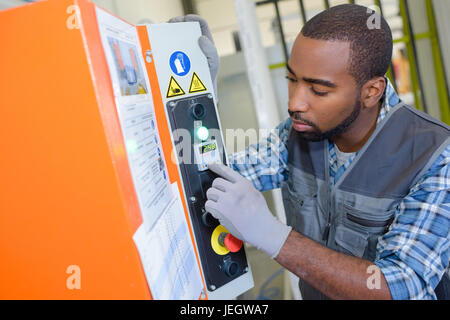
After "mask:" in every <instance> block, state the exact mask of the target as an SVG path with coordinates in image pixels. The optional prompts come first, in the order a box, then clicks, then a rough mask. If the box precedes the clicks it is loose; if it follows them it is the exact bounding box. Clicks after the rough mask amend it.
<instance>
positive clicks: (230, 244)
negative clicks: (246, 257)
mask: <svg viewBox="0 0 450 320" xmlns="http://www.w3.org/2000/svg"><path fill="white" fill-rule="evenodd" d="M219 243H220V244H221V245H222V246H224V247H225V248H227V249H228V250H230V252H238V251H239V250H241V248H242V245H243V243H244V242H243V241H242V240H239V239H238V238H236V237H235V236H233V235H232V234H231V233H227V232H222V233H221V234H220V236H219Z"/></svg>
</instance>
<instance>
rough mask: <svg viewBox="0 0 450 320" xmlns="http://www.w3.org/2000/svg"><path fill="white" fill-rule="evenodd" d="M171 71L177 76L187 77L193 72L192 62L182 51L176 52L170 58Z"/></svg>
mask: <svg viewBox="0 0 450 320" xmlns="http://www.w3.org/2000/svg"><path fill="white" fill-rule="evenodd" d="M169 64H170V69H172V72H173V73H175V74H176V75H177V76H185V75H187V74H188V73H189V71H190V70H191V61H190V60H189V57H188V56H187V55H186V54H185V53H184V52H181V51H175V52H174V53H172V55H171V56H170V60H169Z"/></svg>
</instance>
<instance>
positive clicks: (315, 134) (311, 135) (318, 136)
mask: <svg viewBox="0 0 450 320" xmlns="http://www.w3.org/2000/svg"><path fill="white" fill-rule="evenodd" d="M361 109H362V104H361V100H360V99H357V100H356V102H355V105H354V107H353V111H352V113H351V114H350V116H348V117H347V118H346V119H345V120H344V121H342V122H341V123H340V124H339V125H338V126H337V127H335V128H333V129H331V130H328V131H325V132H322V131H321V130H320V129H319V128H318V127H317V125H316V124H314V123H312V122H310V121H308V120H305V119H303V118H302V113H301V112H292V111H289V115H290V117H291V118H292V119H293V120H297V121H302V122H305V123H306V124H307V125H309V126H311V127H312V128H313V129H314V131H312V132H297V133H298V134H299V135H300V137H302V138H303V139H305V140H308V141H313V142H317V141H323V140H330V139H331V138H332V137H334V136H337V135H339V134H342V133H344V132H345V131H347V129H348V128H349V127H350V126H351V125H352V124H353V122H355V121H356V119H357V118H358V116H359V114H360V113H361Z"/></svg>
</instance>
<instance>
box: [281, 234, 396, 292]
mask: <svg viewBox="0 0 450 320" xmlns="http://www.w3.org/2000/svg"><path fill="white" fill-rule="evenodd" d="M275 260H276V261H277V262H278V263H279V264H281V265H282V266H284V267H285V268H286V269H288V270H289V271H291V272H292V273H294V274H296V275H297V276H298V277H300V278H302V279H303V280H304V281H306V282H307V283H309V284H310V285H311V286H313V287H314V288H316V289H317V290H319V291H320V292H322V293H324V294H325V295H327V296H328V297H330V298H332V299H361V300H369V299H376V300H391V293H390V291H389V287H388V285H387V282H386V279H385V278H384V276H383V274H382V273H381V271H380V270H379V268H378V267H376V266H375V265H374V264H373V263H372V262H370V261H367V260H363V259H359V258H355V257H352V256H349V255H345V254H343V253H339V252H337V251H334V250H331V249H328V248H327V247H324V246H322V245H320V244H318V243H317V242H315V241H313V240H311V239H309V238H307V237H305V236H303V235H301V234H300V233H298V232H296V231H291V233H290V234H289V236H288V238H287V240H286V242H285V243H284V245H283V247H282V248H281V250H280V253H279V254H278V256H277V257H276V258H275ZM373 277H379V278H377V279H375V280H374V282H377V285H375V286H374V285H373V284H374V282H372V278H373Z"/></svg>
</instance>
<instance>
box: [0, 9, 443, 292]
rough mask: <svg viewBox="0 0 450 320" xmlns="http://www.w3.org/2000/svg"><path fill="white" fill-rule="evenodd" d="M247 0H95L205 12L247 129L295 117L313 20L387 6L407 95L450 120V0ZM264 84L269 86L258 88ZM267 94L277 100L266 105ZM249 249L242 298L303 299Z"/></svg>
mask: <svg viewBox="0 0 450 320" xmlns="http://www.w3.org/2000/svg"><path fill="white" fill-rule="evenodd" d="M240 1H241V0H234V1H233V0H164V1H161V0H126V1H125V0H94V1H93V2H95V3H96V4H97V5H99V6H101V7H103V8H105V9H107V10H108V11H110V12H112V13H113V14H115V15H117V16H119V17H121V18H123V19H124V20H126V21H128V22H130V23H132V24H148V23H150V24H151V23H163V22H166V21H167V20H169V19H170V18H172V17H176V16H181V15H185V14H190V13H194V14H198V15H200V16H202V17H203V18H205V19H206V20H207V21H208V23H209V26H210V29H211V32H212V35H213V38H214V41H215V44H216V47H217V49H218V52H219V55H220V63H221V67H220V71H219V76H218V101H219V113H220V116H221V122H222V127H223V128H227V129H244V130H247V129H250V128H268V127H269V128H270V127H274V126H275V125H276V124H277V123H278V122H279V121H282V120H284V119H285V118H287V116H288V114H287V102H288V92H287V80H286V79H285V73H286V71H285V70H286V69H285V66H286V61H287V59H288V57H289V54H290V51H291V46H292V44H293V41H294V40H295V38H296V37H297V35H298V33H299V32H300V30H301V28H302V26H303V24H304V23H305V21H307V20H308V19H310V18H312V17H313V16H314V15H316V14H317V13H319V12H321V11H322V10H325V9H326V8H328V7H331V6H335V5H339V4H343V3H350V2H351V3H357V4H361V5H365V6H368V7H370V8H372V9H375V10H377V11H378V12H381V13H382V14H383V16H384V17H385V18H386V20H387V21H388V23H389V25H390V27H391V29H392V32H393V37H394V39H395V40H394V55H393V60H392V65H391V68H390V70H389V72H388V74H387V76H388V77H389V78H390V79H391V81H392V83H393V84H394V85H395V87H396V89H397V92H398V93H399V94H400V97H401V98H402V100H403V101H405V102H406V103H408V104H410V105H413V106H415V107H416V108H418V109H419V110H422V111H425V112H427V113H429V114H430V115H431V116H433V117H435V118H437V119H440V120H442V121H444V122H446V123H447V124H450V106H449V105H450V103H449V79H450V19H448V17H449V16H450V1H448V0H378V1H376V0H360V1H345V0H254V6H253V8H252V9H251V11H250V12H249V11H245V10H244V12H243V11H242V10H240V7H239V2H240ZM27 2H32V1H25V0H0V10H2V9H6V8H10V7H14V6H18V5H22V4H24V3H27ZM252 17H253V18H256V19H254V20H252ZM252 21H254V23H253V24H252ZM252 28H253V29H252ZM249 38H250V39H251V40H252V41H256V44H257V48H259V49H258V50H259V51H256V54H257V55H258V57H259V58H258V59H257V61H256V60H255V64H256V66H254V65H252V60H251V59H250V58H249V57H250V56H249V55H247V57H246V53H245V52H244V51H245V50H244V48H246V47H247V48H248V41H249ZM246 43H247V45H246ZM253 43H255V42H253ZM253 51H255V50H253ZM247 54H248V53H247ZM253 54H255V52H253ZM261 66H265V67H266V68H262V69H265V70H263V71H265V72H266V73H265V74H266V75H268V78H265V79H261V77H258V76H255V74H253V76H252V68H253V67H255V68H256V67H261ZM259 75H260V76H261V74H259ZM249 79H252V80H249ZM260 81H262V82H264V83H259V82H260ZM258 88H259V89H261V88H265V90H263V91H262V92H263V93H262V94H260V95H258ZM259 92H261V90H260V91H259ZM264 101H269V102H271V103H270V104H269V105H261V103H262V102H264ZM237 114H239V117H236V115H237ZM262 114H266V115H267V114H269V115H271V119H270V120H267V119H266V118H264V117H263V116H262ZM229 151H230V152H231V151H239V150H229ZM265 196H266V199H267V200H268V203H269V206H270V207H271V209H272V210H273V212H275V213H276V215H278V217H280V219H282V218H283V215H284V212H283V208H282V205H281V207H280V202H281V201H280V196H279V193H278V192H270V193H267V194H265ZM247 250H248V254H249V260H250V264H251V266H252V269H253V274H254V278H255V288H254V289H253V290H251V291H249V292H247V293H245V294H244V295H242V296H241V297H239V298H240V299H301V295H300V292H299V291H298V288H297V284H296V278H295V277H294V276H293V275H291V274H289V273H288V272H285V270H284V269H283V268H281V267H280V266H279V265H278V264H277V263H276V262H274V261H272V260H271V259H269V258H267V257H266V256H265V255H264V254H262V253H260V252H258V251H257V250H255V249H254V248H251V247H249V248H247Z"/></svg>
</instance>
